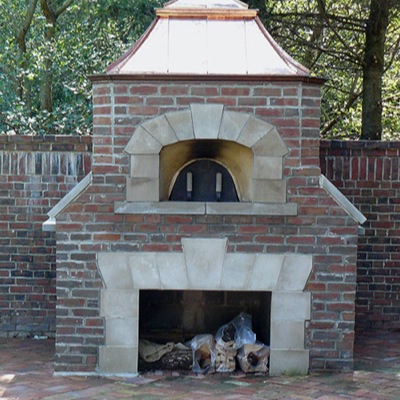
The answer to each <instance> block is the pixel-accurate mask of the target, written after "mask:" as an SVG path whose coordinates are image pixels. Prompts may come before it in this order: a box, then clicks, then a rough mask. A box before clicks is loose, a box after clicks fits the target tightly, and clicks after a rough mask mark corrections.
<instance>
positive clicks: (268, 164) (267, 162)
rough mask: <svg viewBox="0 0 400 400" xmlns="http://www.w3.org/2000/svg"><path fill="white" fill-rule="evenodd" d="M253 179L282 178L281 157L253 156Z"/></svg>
mask: <svg viewBox="0 0 400 400" xmlns="http://www.w3.org/2000/svg"><path fill="white" fill-rule="evenodd" d="M253 178H254V179H282V157H272V156H271V157H260V156H256V157H254V166H253Z"/></svg>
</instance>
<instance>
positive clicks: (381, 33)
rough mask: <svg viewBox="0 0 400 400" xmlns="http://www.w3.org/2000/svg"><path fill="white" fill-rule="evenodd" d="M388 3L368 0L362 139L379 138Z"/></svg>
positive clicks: (388, 0) (380, 132) (380, 0)
mask: <svg viewBox="0 0 400 400" xmlns="http://www.w3.org/2000/svg"><path fill="white" fill-rule="evenodd" d="M389 3H390V0H371V5H370V15H369V18H368V21H367V26H366V31H365V33H366V36H365V55H364V64H363V101H362V131H361V139H363V140H380V139H381V138H382V77H383V73H384V54H385V53H384V47H385V38H386V30H387V27H388V24H389V9H390V5H389Z"/></svg>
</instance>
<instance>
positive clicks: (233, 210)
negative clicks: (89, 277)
mask: <svg viewBox="0 0 400 400" xmlns="http://www.w3.org/2000/svg"><path fill="white" fill-rule="evenodd" d="M114 212H115V214H194V215H204V214H209V215H221V214H224V215H272V216H296V215H297V203H282V204H279V203H217V202H210V203H209V202H180V201H177V202H172V201H165V202H156V201H155V202H129V201H123V202H115V203H114Z"/></svg>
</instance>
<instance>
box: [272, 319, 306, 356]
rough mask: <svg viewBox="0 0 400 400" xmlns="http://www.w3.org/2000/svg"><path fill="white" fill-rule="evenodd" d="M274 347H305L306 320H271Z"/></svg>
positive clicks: (293, 348)
mask: <svg viewBox="0 0 400 400" xmlns="http://www.w3.org/2000/svg"><path fill="white" fill-rule="evenodd" d="M270 335H271V348H272V349H286V350H287V349H292V350H295V349H297V350H298V349H300V350H303V349H304V321H279V320H274V321H271V331H270Z"/></svg>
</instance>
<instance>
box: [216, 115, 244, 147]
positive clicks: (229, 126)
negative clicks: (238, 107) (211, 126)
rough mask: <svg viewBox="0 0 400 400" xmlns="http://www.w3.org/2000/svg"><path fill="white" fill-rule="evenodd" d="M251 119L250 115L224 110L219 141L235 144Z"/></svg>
mask: <svg viewBox="0 0 400 400" xmlns="http://www.w3.org/2000/svg"><path fill="white" fill-rule="evenodd" d="M249 118H250V114H245V113H240V112H237V111H227V110H224V112H223V114H222V121H221V126H220V129H219V135H218V139H221V140H231V141H233V142H235V141H236V139H237V138H238V137H239V135H240V133H241V132H242V129H243V128H244V126H245V125H246V123H247V121H248V120H249Z"/></svg>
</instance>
